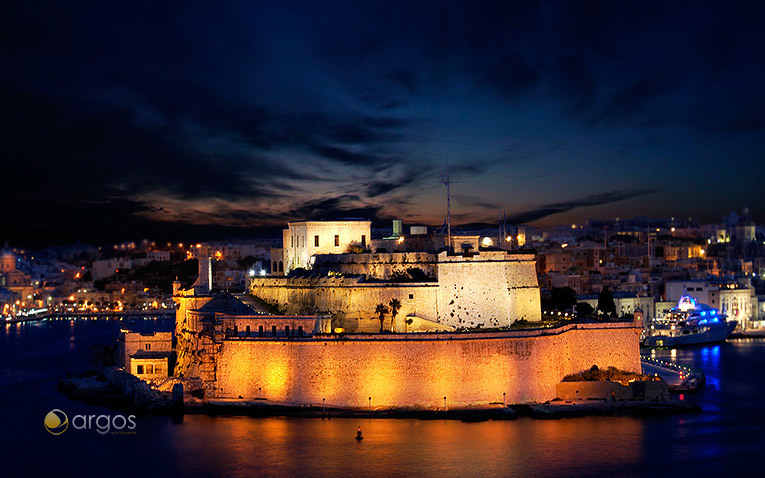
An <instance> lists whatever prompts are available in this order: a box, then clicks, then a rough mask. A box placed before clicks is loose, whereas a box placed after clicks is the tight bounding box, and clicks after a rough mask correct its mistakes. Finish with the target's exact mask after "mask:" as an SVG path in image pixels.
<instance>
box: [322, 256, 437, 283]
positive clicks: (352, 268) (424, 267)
mask: <svg viewBox="0 0 765 478" xmlns="http://www.w3.org/2000/svg"><path fill="white" fill-rule="evenodd" d="M313 268H314V269H316V270H318V271H321V272H325V271H335V272H341V273H343V274H347V275H366V276H368V277H370V278H375V279H383V280H387V279H390V277H391V274H393V272H395V271H401V272H406V271H407V269H410V268H416V269H420V270H421V271H422V272H423V273H424V274H425V275H427V276H429V277H432V278H433V280H435V278H436V256H435V254H430V253H428V252H381V253H371V254H326V255H321V256H316V259H315V261H314V265H313Z"/></svg>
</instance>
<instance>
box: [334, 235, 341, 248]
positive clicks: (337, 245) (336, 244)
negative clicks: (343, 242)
mask: <svg viewBox="0 0 765 478" xmlns="http://www.w3.org/2000/svg"><path fill="white" fill-rule="evenodd" d="M335 247H340V236H338V235H337V234H335Z"/></svg>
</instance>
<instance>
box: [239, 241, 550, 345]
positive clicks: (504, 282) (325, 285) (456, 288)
mask: <svg viewBox="0 0 765 478" xmlns="http://www.w3.org/2000/svg"><path fill="white" fill-rule="evenodd" d="M315 268H316V271H317V272H319V273H318V274H314V276H313V277H309V278H301V277H264V278H261V277H254V278H252V280H251V281H250V286H249V292H250V294H252V295H253V296H256V297H259V298H260V299H262V300H264V301H266V302H268V303H271V304H274V305H276V306H277V307H279V308H280V309H281V310H282V311H283V312H285V313H287V314H310V313H323V314H330V315H334V316H336V317H338V318H339V319H340V320H341V321H342V322H343V323H344V324H345V327H344V328H346V329H348V330H350V331H356V332H373V331H375V327H377V330H379V323H378V322H376V319H377V312H376V306H377V305H378V304H388V303H389V302H390V301H391V300H393V299H395V300H397V301H399V303H400V304H401V308H400V310H399V311H398V312H399V313H398V314H397V317H398V318H399V319H400V320H399V322H398V323H397V322H396V320H395V318H394V317H392V316H390V317H389V322H388V325H387V326H386V330H388V331H393V332H404V331H408V329H407V328H406V326H405V323H406V322H407V321H408V322H410V323H411V322H417V323H419V324H420V325H421V330H432V331H438V330H444V329H450V328H451V329H459V328H468V329H470V328H497V327H506V326H509V325H511V324H512V323H513V322H515V321H517V320H526V321H540V320H541V306H540V295H539V284H538V282H537V276H536V269H535V259H534V255H533V254H528V253H513V252H508V251H481V252H480V253H466V254H447V253H446V252H442V253H440V254H438V255H435V254H429V253H406V252H403V253H380V254H331V255H325V256H316V261H315ZM412 269H415V270H417V271H418V272H417V274H415V275H414V277H413V279H419V280H393V279H394V277H395V276H396V274H398V275H399V277H400V276H401V275H402V274H404V273H407V271H410V274H412V273H411V270H412ZM428 323H430V324H431V327H430V328H429V329H428V327H427V324H428Z"/></svg>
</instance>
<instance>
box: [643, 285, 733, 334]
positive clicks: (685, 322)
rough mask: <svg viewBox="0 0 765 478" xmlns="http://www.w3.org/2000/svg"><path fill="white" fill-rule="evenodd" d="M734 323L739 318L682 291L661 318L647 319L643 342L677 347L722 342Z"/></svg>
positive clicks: (731, 331)
mask: <svg viewBox="0 0 765 478" xmlns="http://www.w3.org/2000/svg"><path fill="white" fill-rule="evenodd" d="M737 325H738V322H736V321H735V320H727V316H726V315H725V314H722V313H720V312H719V311H718V310H717V309H714V308H712V307H710V306H708V305H706V304H701V303H698V302H697V301H696V299H694V298H693V297H691V296H689V295H684V296H682V297H680V300H679V301H678V303H677V306H675V307H672V308H671V309H670V310H669V312H668V313H667V315H666V316H664V318H662V319H654V320H653V321H652V322H651V323H650V325H649V326H648V327H647V328H646V330H645V331H644V332H645V340H644V344H645V345H647V346H649V347H678V346H683V345H695V344H706V343H712V342H722V341H724V340H726V339H727V338H728V337H729V336H730V334H731V333H733V330H734V329H735V328H736V326H737Z"/></svg>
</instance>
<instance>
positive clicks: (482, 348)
mask: <svg viewBox="0 0 765 478" xmlns="http://www.w3.org/2000/svg"><path fill="white" fill-rule="evenodd" d="M216 362H217V381H216V386H215V391H216V392H215V393H216V395H217V396H219V397H222V398H237V397H239V396H242V397H244V398H266V399H268V400H270V401H277V402H287V403H292V404H312V405H318V406H321V405H322V403H324V404H326V405H327V406H339V407H362V408H365V407H368V406H369V405H370V400H369V399H370V397H371V406H372V408H376V407H405V406H406V407H419V408H431V409H432V408H440V407H443V406H444V397H446V406H447V407H464V406H470V405H483V404H489V403H491V402H502V400H503V398H504V399H505V400H506V401H507V403H522V402H528V401H540V402H541V401H546V400H550V399H553V398H555V397H556V385H557V384H558V383H559V382H560V381H561V380H562V379H563V377H565V376H566V375H569V374H572V373H575V372H579V371H581V370H585V369H588V368H590V367H591V366H592V365H597V366H598V367H601V368H606V367H608V366H615V367H618V368H620V369H623V370H628V371H633V372H640V371H641V365H640V355H639V344H638V329H636V328H634V327H631V326H630V325H628V324H580V325H569V326H565V327H561V328H558V329H546V330H543V331H518V332H502V333H473V334H449V333H447V334H413V335H376V336H348V337H346V338H345V339H332V338H326V339H316V338H313V339H303V340H295V339H293V340H269V339H253V340H226V341H223V343H222V346H221V348H220V351H219V353H218V354H217V361H216ZM503 394H504V396H503Z"/></svg>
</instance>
